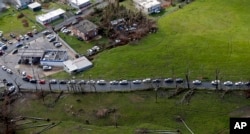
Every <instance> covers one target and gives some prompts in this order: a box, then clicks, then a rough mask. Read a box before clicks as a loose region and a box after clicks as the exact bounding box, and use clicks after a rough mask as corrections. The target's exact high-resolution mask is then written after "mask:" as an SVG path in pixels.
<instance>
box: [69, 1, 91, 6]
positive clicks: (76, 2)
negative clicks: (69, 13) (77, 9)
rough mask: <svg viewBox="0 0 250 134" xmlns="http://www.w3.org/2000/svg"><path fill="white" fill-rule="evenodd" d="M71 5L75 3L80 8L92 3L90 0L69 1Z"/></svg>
mask: <svg viewBox="0 0 250 134" xmlns="http://www.w3.org/2000/svg"><path fill="white" fill-rule="evenodd" d="M69 1H70V2H71V3H74V4H76V5H78V6H80V5H82V4H84V3H87V2H90V1H89V0H69Z"/></svg>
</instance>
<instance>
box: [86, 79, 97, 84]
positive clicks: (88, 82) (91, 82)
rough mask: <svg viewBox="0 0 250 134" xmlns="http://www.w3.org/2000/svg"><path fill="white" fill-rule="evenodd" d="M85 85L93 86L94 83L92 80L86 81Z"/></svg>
mask: <svg viewBox="0 0 250 134" xmlns="http://www.w3.org/2000/svg"><path fill="white" fill-rule="evenodd" d="M87 84H95V81H94V80H89V81H87Z"/></svg>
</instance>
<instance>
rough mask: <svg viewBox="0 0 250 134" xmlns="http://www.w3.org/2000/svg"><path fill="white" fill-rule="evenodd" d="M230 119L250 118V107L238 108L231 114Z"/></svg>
mask: <svg viewBox="0 0 250 134" xmlns="http://www.w3.org/2000/svg"><path fill="white" fill-rule="evenodd" d="M229 116H230V117H250V105H248V106H244V107H240V108H237V109H236V110H234V111H233V112H231V113H230V114H229Z"/></svg>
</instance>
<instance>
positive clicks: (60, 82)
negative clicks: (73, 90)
mask: <svg viewBox="0 0 250 134" xmlns="http://www.w3.org/2000/svg"><path fill="white" fill-rule="evenodd" d="M59 84H67V81H66V80H60V81H59Z"/></svg>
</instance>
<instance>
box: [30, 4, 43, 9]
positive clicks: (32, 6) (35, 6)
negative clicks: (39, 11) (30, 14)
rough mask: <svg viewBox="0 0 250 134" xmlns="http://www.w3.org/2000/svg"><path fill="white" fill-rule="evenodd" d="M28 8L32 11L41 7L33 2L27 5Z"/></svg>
mask: <svg viewBox="0 0 250 134" xmlns="http://www.w3.org/2000/svg"><path fill="white" fill-rule="evenodd" d="M28 7H29V8H31V9H34V8H37V7H41V4H40V3H38V2H34V3H31V4H29V5H28Z"/></svg>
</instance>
